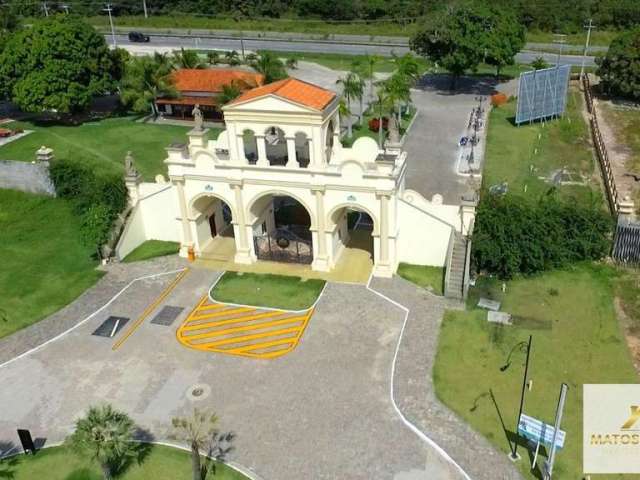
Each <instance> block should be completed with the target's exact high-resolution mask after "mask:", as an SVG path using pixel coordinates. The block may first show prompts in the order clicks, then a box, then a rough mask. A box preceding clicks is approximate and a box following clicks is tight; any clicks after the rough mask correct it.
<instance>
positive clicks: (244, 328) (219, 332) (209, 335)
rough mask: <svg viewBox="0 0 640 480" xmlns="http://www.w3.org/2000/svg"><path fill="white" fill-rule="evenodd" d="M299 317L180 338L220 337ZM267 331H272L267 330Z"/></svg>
mask: <svg viewBox="0 0 640 480" xmlns="http://www.w3.org/2000/svg"><path fill="white" fill-rule="evenodd" d="M301 319H304V317H292V318H286V319H284V320H274V321H273V322H264V323H254V324H252V325H243V326H241V327H233V328H226V329H224V330H214V331H210V332H204V333H197V334H195V335H182V338H184V339H188V340H194V339H198V338H207V337H214V336H216V337H220V336H222V335H228V334H230V333H237V332H247V331H251V330H260V329H261V328H269V327H276V326H278V325H286V324H287V323H300V320H301ZM269 333H274V332H269Z"/></svg>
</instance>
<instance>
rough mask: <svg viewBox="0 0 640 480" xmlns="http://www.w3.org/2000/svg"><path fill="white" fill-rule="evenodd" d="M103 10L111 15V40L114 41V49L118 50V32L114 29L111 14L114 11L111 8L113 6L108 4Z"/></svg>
mask: <svg viewBox="0 0 640 480" xmlns="http://www.w3.org/2000/svg"><path fill="white" fill-rule="evenodd" d="M103 10H105V11H106V12H107V13H108V14H109V24H110V25H111V40H112V41H113V48H116V47H117V46H118V45H117V43H116V31H115V29H114V28H113V18H112V17H111V12H112V11H113V8H112V7H111V4H110V3H108V4H107V6H106V7H105V8H104V9H103Z"/></svg>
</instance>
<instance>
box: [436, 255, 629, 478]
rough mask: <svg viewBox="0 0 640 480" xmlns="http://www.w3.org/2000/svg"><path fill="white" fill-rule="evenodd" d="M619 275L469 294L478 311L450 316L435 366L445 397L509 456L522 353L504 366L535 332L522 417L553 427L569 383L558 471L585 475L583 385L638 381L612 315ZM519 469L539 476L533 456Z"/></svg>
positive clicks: (579, 273)
mask: <svg viewBox="0 0 640 480" xmlns="http://www.w3.org/2000/svg"><path fill="white" fill-rule="evenodd" d="M618 275H619V274H618V273H617V272H616V271H615V270H614V269H613V268H612V267H608V266H599V265H588V264H583V265H579V266H577V267H575V268H573V269H571V270H566V271H553V272H549V273H545V274H544V275H540V276H537V277H533V278H528V279H515V280H513V281H510V282H508V283H507V288H506V293H504V294H503V293H502V291H501V288H500V287H501V282H498V281H492V280H490V279H485V278H481V279H480V280H479V283H478V286H477V287H475V288H472V289H471V291H470V296H469V301H468V305H469V307H470V308H471V310H470V311H449V312H447V313H446V315H445V318H444V321H443V325H442V331H441V333H440V340H439V343H438V353H437V358H436V364H435V368H434V382H435V386H436V393H437V395H438V397H439V398H440V399H441V400H442V401H443V402H444V403H445V404H447V405H448V406H449V407H450V408H451V409H452V410H454V411H455V412H456V413H457V414H458V415H460V416H461V417H462V418H463V419H464V420H466V421H467V422H468V423H469V424H470V425H472V426H473V428H475V429H476V430H478V431H479V432H480V433H482V434H483V435H484V436H486V437H487V438H488V439H489V440H490V441H491V442H492V443H493V444H494V445H495V446H496V447H498V448H499V449H500V450H501V451H502V452H504V453H505V454H506V453H507V452H508V451H509V444H508V443H507V440H506V437H505V431H504V430H503V428H502V426H501V422H500V415H501V416H502V419H503V420H504V422H505V427H506V429H507V430H508V431H509V432H513V430H514V426H515V421H516V416H517V413H518V406H519V400H520V388H521V384H522V374H523V363H524V354H523V353H521V352H519V351H516V353H514V356H513V357H512V360H513V361H512V364H511V366H510V368H508V369H507V370H506V371H505V372H501V371H500V366H502V365H504V364H505V363H506V358H507V356H508V355H509V352H510V351H511V349H512V348H513V346H514V345H516V344H517V343H518V342H521V341H526V340H527V339H528V337H529V335H533V343H532V353H531V362H530V376H529V378H530V379H533V389H532V390H531V391H530V392H527V393H526V397H525V406H524V412H525V413H526V414H527V415H532V416H534V417H536V418H539V419H542V420H543V421H545V422H547V423H551V424H552V423H553V420H554V417H555V409H556V405H557V400H558V394H559V389H560V384H561V382H566V383H567V384H568V385H569V392H568V395H567V404H566V408H565V411H564V418H563V421H562V429H563V430H565V431H566V432H567V440H566V443H565V448H564V449H563V450H561V451H560V452H559V454H558V455H557V462H556V469H555V470H554V474H555V476H557V477H558V478H567V479H577V478H582V473H581V472H582V385H583V384H585V383H637V382H638V376H637V374H636V373H635V371H634V368H633V366H632V363H631V358H630V355H629V351H628V349H627V346H626V343H625V340H624V338H623V336H622V334H621V329H620V326H619V324H618V321H617V319H616V315H615V311H614V304H613V293H614V287H615V283H616V282H617V279H618ZM479 296H483V297H490V298H494V299H497V300H500V301H502V308H501V310H503V311H506V312H509V313H511V314H513V315H514V316H515V317H514V322H515V324H514V325H513V326H500V325H489V324H488V322H487V321H486V318H487V312H486V310H480V309H474V308H473V307H472V306H473V305H475V304H476V303H477V300H478V297H479ZM491 392H493V398H495V404H494V401H493V400H492V397H491ZM543 450H544V449H543V448H541V452H542V451H543ZM520 452H521V453H524V449H521V450H520ZM545 456H546V453H545ZM541 463H542V462H541V461H540V460H539V461H538V465H540V464H541ZM518 466H519V467H520V469H521V471H522V473H523V474H524V475H525V478H540V477H538V476H537V473H538V472H531V470H530V466H531V463H530V459H528V458H527V456H526V454H525V455H523V460H522V461H520V462H519V463H518ZM598 478H607V477H604V476H603V477H600V476H598ZM608 478H614V477H608Z"/></svg>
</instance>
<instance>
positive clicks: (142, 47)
mask: <svg viewBox="0 0 640 480" xmlns="http://www.w3.org/2000/svg"><path fill="white" fill-rule="evenodd" d="M105 38H106V40H107V42H108V43H109V44H112V43H113V38H112V36H111V35H105ZM115 41H116V44H117V45H118V46H121V47H123V48H126V49H132V50H133V51H134V52H136V53H138V52H144V51H149V52H151V51H155V50H160V51H166V50H171V49H177V48H180V47H184V48H200V49H219V50H237V51H241V50H242V43H244V48H245V50H252V51H255V50H275V51H280V52H302V53H343V54H348V55H363V54H366V53H371V54H377V55H384V56H390V55H391V54H392V53H396V54H404V53H406V52H408V51H409V47H408V46H402V45H385V44H382V43H361V42H357V43H337V42H333V41H332V42H327V41H322V40H304V41H301V40H284V39H267V38H261V39H247V40H243V41H241V40H240V39H239V38H235V37H231V36H229V37H226V38H212V37H204V36H203V37H196V36H190V35H153V36H152V37H151V42H149V43H148V44H140V43H131V42H130V41H129V39H128V38H127V36H126V35H116V36H115ZM539 56H542V57H543V58H544V59H545V60H546V61H547V62H548V63H550V64H555V62H556V60H557V55H556V54H553V53H541V52H535V51H527V50H523V51H522V52H520V53H519V54H518V55H516V61H517V62H518V63H531V62H532V61H533V60H534V59H536V58H537V57H539ZM562 63H568V64H570V65H580V64H581V63H582V57H581V56H579V55H563V56H562ZM586 65H589V66H593V65H595V61H594V57H587V61H586Z"/></svg>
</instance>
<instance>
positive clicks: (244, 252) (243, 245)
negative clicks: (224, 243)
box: [229, 181, 253, 263]
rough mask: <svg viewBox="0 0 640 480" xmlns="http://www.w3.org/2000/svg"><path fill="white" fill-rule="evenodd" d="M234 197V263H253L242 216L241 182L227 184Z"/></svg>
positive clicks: (243, 216) (245, 225)
mask: <svg viewBox="0 0 640 480" xmlns="http://www.w3.org/2000/svg"><path fill="white" fill-rule="evenodd" d="M229 186H230V187H231V188H232V189H233V193H234V195H235V215H236V217H237V218H234V219H233V221H234V223H235V224H236V225H237V229H236V230H235V233H236V255H235V258H234V261H235V262H236V263H253V258H251V248H250V247H249V242H248V241H247V221H246V219H245V215H244V200H243V198H242V181H234V182H232V183H230V184H229Z"/></svg>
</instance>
